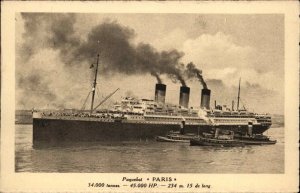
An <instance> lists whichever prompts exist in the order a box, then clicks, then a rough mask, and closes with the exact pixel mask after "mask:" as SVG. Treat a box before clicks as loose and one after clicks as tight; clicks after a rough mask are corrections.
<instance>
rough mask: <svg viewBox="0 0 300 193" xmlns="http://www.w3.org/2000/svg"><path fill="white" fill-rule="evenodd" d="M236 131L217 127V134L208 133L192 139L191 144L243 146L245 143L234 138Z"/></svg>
mask: <svg viewBox="0 0 300 193" xmlns="http://www.w3.org/2000/svg"><path fill="white" fill-rule="evenodd" d="M233 136H234V132H233V131H228V130H220V129H216V131H215V134H214V135H212V134H207V135H203V136H201V137H200V136H199V137H197V138H193V139H191V140H190V145H191V146H218V147H241V146H242V147H243V146H244V145H245V144H244V143H242V142H241V141H239V140H235V139H233Z"/></svg>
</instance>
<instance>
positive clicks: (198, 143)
mask: <svg viewBox="0 0 300 193" xmlns="http://www.w3.org/2000/svg"><path fill="white" fill-rule="evenodd" d="M190 145H191V146H215V147H243V146H245V145H244V144H243V143H242V142H240V141H226V140H205V139H201V138H200V139H191V140H190Z"/></svg>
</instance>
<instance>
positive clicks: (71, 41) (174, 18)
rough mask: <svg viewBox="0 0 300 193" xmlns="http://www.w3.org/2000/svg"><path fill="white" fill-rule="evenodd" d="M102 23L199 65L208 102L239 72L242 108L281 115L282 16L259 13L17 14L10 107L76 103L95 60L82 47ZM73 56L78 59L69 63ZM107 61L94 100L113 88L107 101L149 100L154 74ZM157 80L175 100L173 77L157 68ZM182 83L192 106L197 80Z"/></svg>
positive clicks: (228, 90) (233, 89) (227, 92)
mask: <svg viewBox="0 0 300 193" xmlns="http://www.w3.org/2000/svg"><path fill="white" fill-rule="evenodd" d="M103 23H108V24H110V23H113V24H115V25H117V26H120V27H121V28H122V29H123V28H124V29H126V30H127V31H126V30H125V31H126V33H125V32H124V31H122V33H125V35H126V34H128V36H130V37H129V38H128V39H129V40H128V41H129V42H130V45H131V46H132V47H133V48H136V47H137V45H139V44H140V43H144V44H150V45H151V46H152V47H153V48H154V49H155V51H156V52H158V53H159V52H162V51H170V50H176V51H178V52H180V53H181V54H182V56H181V57H180V59H179V62H180V63H183V64H185V65H186V64H187V63H189V62H193V63H194V64H195V65H196V66H197V67H198V69H200V70H202V75H203V77H204V79H205V80H206V83H207V85H208V88H210V89H211V90H212V100H211V105H213V100H217V102H218V103H220V104H227V105H231V101H232V100H236V98H237V87H238V81H239V78H240V77H241V80H242V85H241V98H242V103H243V104H244V105H245V107H247V108H248V109H249V110H254V111H256V112H268V113H272V114H273V113H278V114H283V109H284V106H283V102H284V98H283V97H284V92H283V90H284V17H283V15H262V14H260V15H245V14H243V15H213V14H210V15H201V14H71V15H68V14H47V15H44V14H19V15H16V78H17V85H16V87H17V91H16V98H17V103H16V104H17V109H30V108H32V107H35V108H46V107H51V108H52V107H65V108H81V106H82V104H83V102H84V100H85V98H86V96H87V94H88V92H89V91H90V90H91V80H92V69H90V68H89V66H90V63H91V61H95V59H96V55H95V54H94V58H92V55H93V52H92V51H91V52H88V51H89V49H91V48H89V47H87V46H88V45H93V44H90V43H89V41H91V40H93V39H92V38H88V37H91V35H89V34H93V33H97V30H95V29H98V30H99V29H100V31H101V29H102V28H101V27H103ZM97 26H100V27H98V28H97ZM101 32H102V31H101ZM53 34H55V35H53ZM112 34H113V35H114V34H117V33H112ZM113 35H111V36H113ZM57 37H59V38H57ZM101 37H102V38H103V36H101ZM104 40H105V39H104ZM78 42H80V43H78ZM82 42H84V43H82ZM100 44H101V42H100ZM116 44H118V42H117V43H116ZM82 45H84V46H85V47H84V46H82ZM122 45H123V44H122ZM76 46H78V47H80V46H81V47H82V48H85V49H84V50H83V49H78V50H81V51H82V52H78V50H75V48H74V47H76ZM130 48H131V47H130ZM102 49H110V48H109V46H107V47H105V48H102ZM112 49H115V50H117V51H116V52H115V56H116V57H121V58H122V57H124V56H123V55H122V54H121V56H120V53H119V52H123V50H122V49H116V48H112ZM101 51H102V52H103V53H105V51H104V50H100V52H101ZM83 52H87V53H91V55H88V54H85V55H84V54H82V53H83ZM96 52H98V51H96ZM117 52H118V53H117ZM71 53H72V54H71ZM109 53H110V52H109ZM124 53H125V54H126V53H127V52H124ZM76 54H77V55H76ZM110 54H111V53H110ZM70 55H72V58H73V59H72V60H71V59H70V58H71V56H70ZM74 55H75V56H76V57H77V56H78V58H80V61H79V59H78V60H77V59H76V60H75V61H74V58H76V57H74ZM126 55H127V54H126ZM82 57H90V58H89V59H82ZM110 57H111V56H110ZM109 61H111V60H105V59H103V60H102V61H101V60H100V68H101V69H102V70H101V71H100V74H99V77H98V78H99V79H98V81H99V83H98V88H99V93H98V94H97V95H98V97H97V100H98V101H100V100H101V97H103V96H106V95H108V94H109V93H110V92H112V91H114V90H115V89H117V88H120V89H121V90H120V91H119V92H118V93H117V94H115V95H114V96H113V97H112V98H111V100H110V101H108V103H106V105H109V104H111V103H112V102H113V101H114V100H120V98H121V97H122V96H125V95H126V94H127V95H128V94H130V95H134V96H137V97H140V98H151V99H153V97H154V87H155V84H156V82H157V81H156V78H155V77H153V76H151V74H150V73H145V72H144V71H134V72H127V71H126V70H118V69H114V70H111V69H109V68H110V64H109ZM70 63H72V64H73V63H80V64H84V65H72V64H70ZM124 64H125V65H126V61H125V60H124ZM127 65H128V64H127ZM69 66H71V67H69ZM101 66H102V67H101ZM126 67H128V66H125V68H126ZM130 67H131V66H130ZM136 67H137V68H139V67H138V66H136ZM118 68H123V67H122V66H121V67H120V66H118ZM105 72H107V73H106V74H105ZM160 78H161V79H162V81H163V83H165V84H167V98H166V100H167V101H168V102H170V103H174V104H177V103H178V100H179V99H178V98H179V87H180V86H181V85H180V83H179V82H177V83H175V82H174V81H172V80H171V79H170V78H169V76H168V75H165V74H163V73H162V75H161V77H160ZM186 84H187V85H188V86H189V87H191V98H190V106H199V103H200V90H201V89H202V86H201V84H200V83H199V82H198V81H197V80H196V79H194V80H193V79H190V80H186Z"/></svg>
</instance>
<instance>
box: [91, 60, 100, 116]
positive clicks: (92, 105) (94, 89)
mask: <svg viewBox="0 0 300 193" xmlns="http://www.w3.org/2000/svg"><path fill="white" fill-rule="evenodd" d="M98 64H99V54H98V55H97V66H96V70H95V79H94V83H93V90H92V92H93V93H92V104H91V113H93V109H94V108H93V107H94V98H95V92H96V84H97V72H98Z"/></svg>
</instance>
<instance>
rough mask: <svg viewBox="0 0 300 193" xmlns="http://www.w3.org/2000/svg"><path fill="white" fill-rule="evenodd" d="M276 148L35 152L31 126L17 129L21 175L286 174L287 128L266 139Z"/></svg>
mask: <svg viewBox="0 0 300 193" xmlns="http://www.w3.org/2000/svg"><path fill="white" fill-rule="evenodd" d="M265 134H267V135H269V136H271V137H272V138H273V139H277V144H275V145H265V146H246V147H229V148H228V147H227V148H216V147H199V146H198V147H197V146H189V144H181V143H162V142H155V141H148V142H147V141H141V142H140V141H136V142H118V143H113V144H107V143H106V144H103V143H94V142H93V143H91V142H90V143H74V144H66V145H64V146H58V147H53V146H52V147H51V146H45V147H42V148H33V147H32V125H16V141H15V170H16V172H64V173H66V172H75V173H79V172H85V173H88V172H96V173H101V172H105V173H119V172H121V173H130V172H134V173H139V172H143V173H147V172H148V173H163V172H167V173H283V172H284V128H271V129H269V130H268V131H267V133H265Z"/></svg>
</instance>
